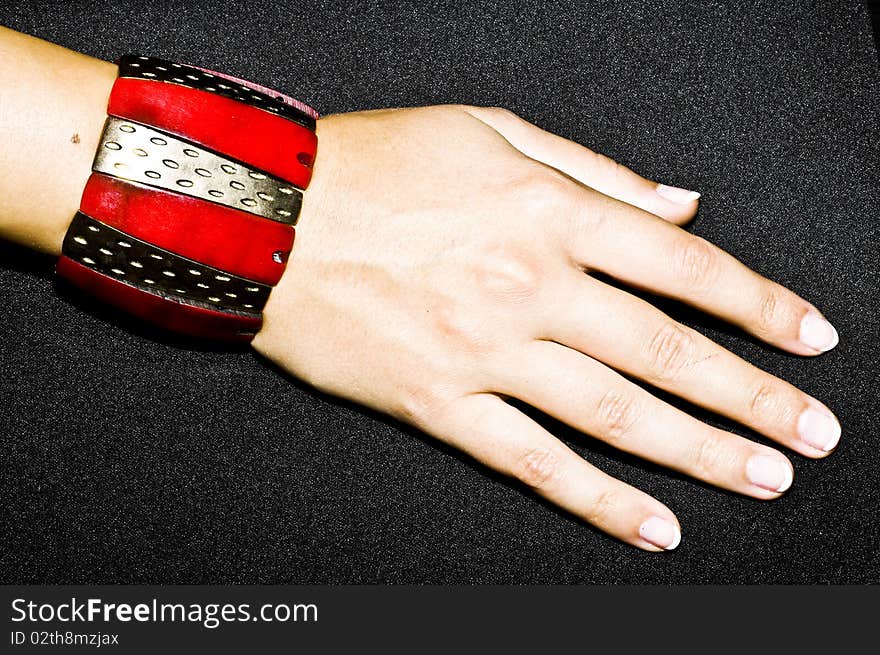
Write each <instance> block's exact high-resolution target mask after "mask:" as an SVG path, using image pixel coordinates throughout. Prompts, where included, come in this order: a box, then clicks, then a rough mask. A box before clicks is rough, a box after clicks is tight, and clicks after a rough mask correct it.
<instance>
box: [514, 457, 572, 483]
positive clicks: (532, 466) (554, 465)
mask: <svg viewBox="0 0 880 655" xmlns="http://www.w3.org/2000/svg"><path fill="white" fill-rule="evenodd" d="M561 468H562V466H561V461H560V459H559V456H558V455H556V453H554V452H552V451H551V450H549V449H547V448H532V449H529V450H527V451H526V452H525V453H523V454H522V455H521V456H520V457H519V459H518V461H517V463H516V468H515V470H514V476H515V477H516V478H517V479H518V480H520V481H521V482H522V483H523V484H526V485H528V486H529V487H531V488H533V489H537V490H541V489H547V488H548V487H550V486H551V485H553V484H554V483H556V482H557V481H558V479H559V477H560V475H561V473H560V472H561Z"/></svg>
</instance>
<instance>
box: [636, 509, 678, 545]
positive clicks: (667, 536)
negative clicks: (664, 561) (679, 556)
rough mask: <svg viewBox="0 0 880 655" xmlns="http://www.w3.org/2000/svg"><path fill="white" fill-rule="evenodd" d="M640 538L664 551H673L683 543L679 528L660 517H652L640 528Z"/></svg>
mask: <svg viewBox="0 0 880 655" xmlns="http://www.w3.org/2000/svg"><path fill="white" fill-rule="evenodd" d="M639 536H641V538H642V539H644V540H645V541H647V542H648V543H650V544H653V545H655V546H657V548H662V549H663V550H673V549H674V548H677V547H678V544H680V543H681V531H680V530H679V529H678V526H677V525H675V524H674V523H672V522H671V521H667V520H666V519H661V518H660V517H659V516H652V517H651V518H649V519H648V520H647V521H645V522H644V523H642V525H641V526H640V527H639Z"/></svg>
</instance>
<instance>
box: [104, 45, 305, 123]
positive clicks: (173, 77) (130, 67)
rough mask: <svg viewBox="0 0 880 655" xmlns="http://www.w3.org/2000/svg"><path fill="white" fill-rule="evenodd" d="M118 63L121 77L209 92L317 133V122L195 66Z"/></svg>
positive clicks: (132, 59)
mask: <svg viewBox="0 0 880 655" xmlns="http://www.w3.org/2000/svg"><path fill="white" fill-rule="evenodd" d="M118 63H119V77H132V78H139V79H144V80H157V81H159V82H169V83H171V84H179V85H180V86H185V87H188V88H191V89H198V90H200V91H209V92H211V93H214V94H216V95H221V96H224V97H226V98H231V99H232V100H238V101H239V102H243V103H245V104H248V105H251V106H252V107H256V108H257V109H263V110H265V111H268V112H271V113H273V114H277V115H278V116H282V117H284V118H286V119H288V120H291V121H293V122H295V123H298V124H300V125H302V126H303V127H305V128H307V129H309V130H312V131H313V132H314V130H315V119H314V118H313V117H311V116H309V115H308V114H306V113H305V112H303V111H300V110H299V109H297V108H296V107H294V106H292V105H289V104H287V103H285V102H283V101H281V100H279V99H278V98H275V97H273V96H271V95H268V94H266V93H263V92H261V91H259V90H257V89H254V88H251V87H247V86H245V85H243V84H240V83H238V82H235V81H233V80H229V79H226V78H222V77H219V76H217V75H214V74H213V73H209V72H207V71H204V70H201V69H199V68H195V67H194V66H187V65H186V64H178V63H176V62H170V61H165V60H164V59H158V58H156V57H142V56H137V55H125V56H124V57H121V58H120V59H119V62H118Z"/></svg>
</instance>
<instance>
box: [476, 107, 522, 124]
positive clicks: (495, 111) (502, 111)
mask: <svg viewBox="0 0 880 655" xmlns="http://www.w3.org/2000/svg"><path fill="white" fill-rule="evenodd" d="M482 110H483V111H485V112H487V113H488V114H491V116H492V118H493V119H495V120H496V121H500V122H502V123H506V124H511V123H512V124H517V123H519V122H520V121H521V120H522V119H521V118H520V117H519V116H517V115H516V113H514V112H513V111H511V110H510V109H507V108H506V107H483V108H482Z"/></svg>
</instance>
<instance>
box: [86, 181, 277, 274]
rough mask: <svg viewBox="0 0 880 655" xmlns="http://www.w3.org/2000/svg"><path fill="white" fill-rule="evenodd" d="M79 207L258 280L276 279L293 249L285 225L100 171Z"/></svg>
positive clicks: (168, 247)
mask: <svg viewBox="0 0 880 655" xmlns="http://www.w3.org/2000/svg"><path fill="white" fill-rule="evenodd" d="M80 210H81V211H82V212H83V213H84V214H87V215H88V216H91V217H92V218H94V219H96V220H98V221H101V222H102V223H105V224H107V225H110V226H111V227H115V228H116V229H118V230H121V231H123V232H125V233H126V234H130V235H131V236H133V237H136V238H138V239H141V240H143V241H148V242H149V243H152V244H153V245H155V246H158V247H160V248H164V249H165V250H169V251H171V252H173V253H175V254H178V255H181V256H182V257H187V258H189V259H192V260H195V261H198V262H201V263H203V264H207V265H208V266H213V267H214V268H219V269H221V270H223V271H227V272H229V273H232V274H234V275H238V276H240V277H244V278H247V279H249V280H253V281H255V282H262V283H263V284H269V285H275V284H277V283H278V281H279V280H280V279H281V275H282V273H284V264H285V262H287V258H288V256H289V255H290V251H291V249H292V248H293V238H294V229H293V227H291V226H289V225H284V224H282V223H278V222H276V221H270V220H267V219H265V218H260V217H259V216H254V215H252V214H248V213H247V212H243V211H239V210H237V209H231V208H229V207H225V206H223V205H217V204H215V203H212V202H208V201H206V200H200V199H199V198H193V197H192V196H184V195H181V194H178V193H173V192H171V191H164V190H162V189H154V188H151V187H146V186H141V185H139V184H135V183H132V182H126V181H124V180H120V179H118V178H115V177H110V176H107V175H102V174H101V173H92V175H91V177H89V179H88V182H86V188H85V190H84V191H83V196H82V201H81V203H80ZM276 253H277V254H276Z"/></svg>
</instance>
